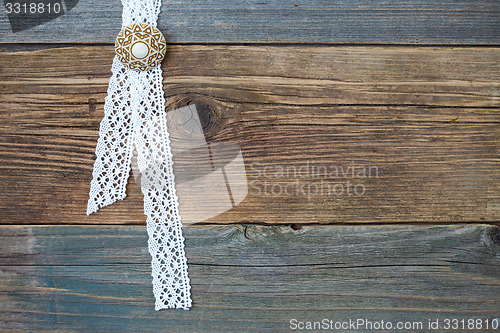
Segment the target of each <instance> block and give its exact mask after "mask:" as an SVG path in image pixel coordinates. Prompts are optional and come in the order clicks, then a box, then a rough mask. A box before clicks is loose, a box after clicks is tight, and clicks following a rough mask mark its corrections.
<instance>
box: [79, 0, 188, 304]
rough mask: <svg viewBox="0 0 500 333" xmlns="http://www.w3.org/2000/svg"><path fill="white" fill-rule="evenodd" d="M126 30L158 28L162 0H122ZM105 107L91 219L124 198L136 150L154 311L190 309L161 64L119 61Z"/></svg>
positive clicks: (96, 162)
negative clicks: (138, 67)
mask: <svg viewBox="0 0 500 333" xmlns="http://www.w3.org/2000/svg"><path fill="white" fill-rule="evenodd" d="M122 4H123V22H122V27H125V26H127V25H130V24H134V23H147V24H150V25H153V26H155V27H156V21H157V18H158V14H159V12H160V7H161V1H160V0H122ZM111 71H112V76H111V78H110V81H109V87H108V95H107V97H106V99H105V104H104V118H103V119H102V121H101V125H100V130H99V140H98V141H97V147H96V157H97V159H96V161H95V163H94V171H93V179H92V181H91V187H90V199H89V201H88V206H87V215H89V214H91V213H93V212H96V211H97V210H98V209H99V208H102V207H105V206H107V205H110V204H112V203H113V202H115V201H116V200H119V199H123V198H125V196H126V194H125V190H126V184H127V181H128V178H129V173H130V167H131V160H132V154H133V150H134V147H135V149H136V151H137V160H138V168H139V171H140V172H141V175H142V177H141V190H142V193H143V194H144V214H145V215H146V216H147V231H148V235H149V240H148V248H149V253H150V254H151V257H152V261H151V268H152V276H153V293H154V295H155V298H156V302H155V309H156V310H160V309H165V308H183V309H188V308H189V307H191V294H190V289H191V287H190V284H189V277H188V273H187V259H186V255H185V252H184V237H183V236H182V224H181V217H180V215H179V204H178V198H177V195H176V192H175V179H174V173H173V162H172V154H171V148H170V139H169V134H168V131H167V122H166V117H165V99H164V94H163V83H162V81H163V79H162V72H161V68H160V65H158V66H157V67H155V68H153V69H150V70H147V71H144V72H137V71H134V70H131V69H128V68H126V67H125V66H124V65H123V64H122V63H121V62H120V61H119V60H118V58H117V57H115V58H114V60H113V66H112V69H111Z"/></svg>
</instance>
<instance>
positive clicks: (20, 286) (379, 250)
mask: <svg viewBox="0 0 500 333" xmlns="http://www.w3.org/2000/svg"><path fill="white" fill-rule="evenodd" d="M184 234H185V236H186V251H187V256H188V261H189V264H190V266H189V273H190V278H191V282H192V293H193V294H192V296H193V308H192V309H191V310H190V311H182V310H177V311H176V310H163V311H160V312H155V311H154V307H153V295H152V291H151V281H150V275H149V274H150V271H149V269H150V267H149V258H150V257H149V254H148V252H147V249H146V242H147V240H146V230H145V228H144V227H80V226H64V227H63V226H56V227H48V226H40V227H8V226H2V227H0V330H1V331H12V330H15V329H17V330H22V331H36V332H45V331H47V332H49V331H50V332H63V331H64V332H65V331H89V332H98V331H99V332H101V331H108V332H111V331H113V332H114V331H120V332H137V331H141V332H157V331H162V332H235V331H241V332H281V331H282V332H286V331H290V329H289V321H290V320H291V319H293V318H296V319H298V320H302V321H319V320H322V319H324V318H329V319H332V320H335V321H346V320H349V319H353V320H356V319H358V318H361V319H367V320H372V321H380V320H384V321H386V322H387V321H391V322H394V323H395V322H397V321H422V322H423V324H424V325H427V323H428V320H429V319H431V320H436V319H439V320H441V321H442V320H444V319H445V318H458V319H469V318H483V319H489V320H492V319H494V318H497V317H499V310H500V299H499V298H498V295H500V247H499V246H500V243H499V241H500V238H499V236H500V234H499V229H498V228H497V227H493V226H486V225H451V226H434V227H424V226H404V227H401V226H370V227H317V226H316V227H309V226H304V227H303V228H301V229H299V230H293V229H292V228H289V227H288V226H280V227H264V226H258V225H235V226H210V227H207V226H204V227H188V228H184ZM424 328H425V326H424ZM356 331H357V332H363V331H365V330H363V329H359V330H356ZM424 331H425V329H424Z"/></svg>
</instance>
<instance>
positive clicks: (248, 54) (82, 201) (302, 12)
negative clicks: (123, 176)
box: [0, 0, 500, 332]
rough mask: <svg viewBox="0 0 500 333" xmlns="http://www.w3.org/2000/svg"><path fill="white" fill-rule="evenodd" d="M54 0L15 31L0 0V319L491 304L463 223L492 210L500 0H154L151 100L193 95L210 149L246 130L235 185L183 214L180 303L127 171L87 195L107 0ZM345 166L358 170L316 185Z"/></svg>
mask: <svg viewBox="0 0 500 333" xmlns="http://www.w3.org/2000/svg"><path fill="white" fill-rule="evenodd" d="M64 2H65V5H66V6H65V7H66V8H70V7H72V5H71V3H73V4H75V3H76V6H74V8H70V9H71V10H69V12H67V13H65V14H64V15H61V16H60V17H58V18H56V19H54V20H52V21H49V22H46V23H45V24H43V25H40V26H36V27H33V28H30V29H28V30H24V31H20V32H16V33H13V32H12V31H11V26H10V23H9V20H8V18H7V15H6V11H5V8H4V7H3V6H2V7H1V9H2V10H0V332H12V331H23V332H83V331H88V332H104V331H106V332H158V331H161V332H288V331H291V330H290V320H291V319H294V318H295V319H297V320H300V321H320V320H323V319H325V318H327V319H331V320H334V321H348V320H349V319H352V320H356V319H366V320H371V321H380V320H384V321H386V322H387V321H391V322H394V323H396V322H398V321H406V322H411V321H415V322H422V324H423V330H418V331H420V332H423V331H430V330H428V326H427V325H428V322H429V320H431V321H435V320H440V321H441V324H443V320H444V319H447V318H448V319H453V318H456V319H459V320H461V319H469V318H474V319H477V318H481V319H488V320H489V321H490V324H491V321H492V320H494V319H495V318H496V319H497V320H500V299H499V297H498V295H500V279H499V278H500V245H499V244H500V232H499V228H498V227H497V226H493V225H486V224H477V223H489V224H498V223H499V221H500V158H499V156H500V155H499V147H500V145H499V144H500V126H499V123H500V113H499V110H500V86H499V82H500V74H499V73H500V47H499V46H500V43H499V41H500V33H499V31H500V29H499V23H498V22H500V10H499V6H498V1H497V0H471V1H465V0H459V1H453V2H450V1H444V0H438V1H429V0H418V1H396V0H384V1H365V2H359V1H353V0H346V1H342V2H332V1H330V2H328V1H326V2H325V1H320V0H309V1H307V2H293V1H257V2H248V1H246V2H241V3H239V2H236V1H215V0H190V1H183V0H182V1H180V0H171V1H164V4H163V8H162V12H161V15H160V17H159V20H158V25H159V28H160V29H161V30H162V31H163V32H164V33H165V35H166V38H167V41H168V42H169V44H168V53H167V58H166V59H165V61H164V63H163V69H164V88H165V92H166V99H167V108H168V110H170V111H172V110H174V109H176V108H179V107H182V106H184V105H187V104H195V105H196V106H197V107H198V108H199V109H200V110H201V111H200V116H201V117H202V118H203V122H204V124H205V125H206V127H205V136H206V139H207V141H208V143H209V145H210V147H211V156H210V157H211V158H212V160H214V159H215V160H216V162H218V163H219V164H222V165H226V163H229V162H230V161H231V160H233V159H234V158H235V155H236V154H235V149H234V148H235V147H236V150H238V149H239V150H241V156H242V158H243V161H244V164H245V166H246V174H244V175H243V174H242V173H241V172H239V171H235V170H233V169H229V168H228V167H226V166H225V170H226V169H227V170H226V177H227V179H230V181H231V185H233V184H234V182H237V181H238V180H240V182H241V180H243V185H245V184H244V182H245V181H246V180H248V186H249V188H248V191H249V193H248V195H247V196H246V198H245V199H244V200H243V201H242V202H241V203H239V204H238V205H237V206H236V207H234V208H233V209H231V210H229V211H227V212H225V213H223V214H221V215H218V216H215V217H213V218H211V219H208V220H206V221H204V223H205V225H197V226H189V227H185V228H184V234H185V236H186V251H187V256H188V261H189V273H190V278H191V283H192V292H193V305H194V307H193V308H192V309H191V310H190V311H182V310H177V311H176V310H169V311H160V312H156V311H154V307H153V302H154V299H153V293H152V289H151V276H150V256H149V253H148V251H147V238H146V230H145V228H144V226H143V224H144V223H145V217H144V215H143V209H142V205H143V201H142V194H141V193H140V190H139V188H138V186H137V185H136V184H135V183H134V180H133V177H131V179H130V180H129V184H128V191H127V195H128V196H127V198H126V199H125V200H123V201H120V202H117V203H115V204H113V205H112V206H110V207H107V208H105V209H103V210H101V211H99V212H98V213H97V214H94V215H92V216H90V217H87V216H85V208H86V201H87V198H88V190H89V182H90V179H91V172H92V165H93V160H94V149H95V143H96V140H97V135H98V126H99V122H100V120H101V118H102V116H103V104H104V97H105V96H106V89H107V86H108V82H109V76H110V74H111V73H110V66H111V62H112V59H113V46H112V43H113V41H114V39H115V36H116V34H117V33H118V31H119V29H120V26H121V5H120V3H119V1H118V0H111V1H96V0H88V1H79V2H78V1H76V0H71V1H69V0H66V1H64ZM30 20H32V19H28V21H26V22H24V23H28V24H29V22H30ZM372 44H375V45H372ZM215 148H217V149H215ZM174 158H175V156H174ZM202 162H205V161H200V164H203V163H202ZM176 165H178V168H179V167H180V169H177V170H176V175H177V176H178V175H181V177H180V178H179V179H182V175H183V172H185V171H186V170H185V165H183V164H182V163H178V164H176ZM356 166H357V167H367V168H369V167H372V168H373V167H375V168H376V170H377V174H376V176H375V175H374V176H370V177H365V178H362V177H356V176H354V175H351V174H350V173H349V172H348V170H349V169H348V168H351V170H354V169H352V168H353V167H356ZM310 167H313V168H316V171H318V170H324V169H320V168H327V170H328V174H327V175H325V174H324V173H314V171H311V169H310ZM280 168H284V169H287V168H288V170H292V172H291V173H286V174H282V175H280V174H279V171H280ZM339 168H341V169H340V170H339ZM187 170H189V169H187ZM293 170H295V171H296V172H297V170H305V176H304V171H302V172H300V171H299V173H298V174H297V173H293ZM335 170H336V171H337V172H340V174H339V173H337V174H336V175H335V172H333V171H335ZM357 170H359V169H357ZM320 172H322V171H320ZM343 172H345V174H343ZM180 181H181V180H180ZM347 182H349V183H350V184H352V185H355V184H362V186H363V188H364V189H365V192H364V193H363V194H361V195H348V194H346V193H342V194H340V195H338V194H337V193H324V192H323V193H318V192H317V187H318V186H319V185H320V184H322V185H323V184H326V186H330V187H333V186H335V185H338V184H341V185H343V184H346V183H347ZM240 185H241V184H240ZM330 187H328V189H330ZM284 188H286V189H291V194H289V193H288V192H287V193H284V192H283V189H284ZM272 189H278V190H280V189H281V191H279V192H278V193H277V192H273V191H272ZM301 189H302V190H301ZM219 190H220V189H214V190H213V192H212V193H210V192H209V193H206V192H205V193H204V192H197V191H196V189H194V188H193V189H191V192H190V193H187V194H186V193H185V194H184V197H181V209H182V207H183V206H182V200H183V198H186V197H189V198H191V199H194V202H197V203H198V209H201V210H202V211H203V210H204V207H211V206H215V207H216V206H217V205H216V204H213V202H211V203H210V204H207V203H206V201H205V200H207V199H210V198H220V192H217V191H219ZM257 190H259V191H260V192H258V191H257ZM315 190H316V192H315ZM265 191H267V192H266V193H264V192H265ZM220 205H221V207H222V206H223V205H222V203H221V204H220ZM184 207H185V206H184ZM195 208H196V207H195ZM216 208H217V207H216ZM219 208H220V207H219ZM193 209H194V208H193ZM461 222H464V223H463V224H460V223H461ZM383 223H390V225H381V224H383ZM221 224H232V225H221ZM264 224H269V225H264ZM318 224H331V225H328V226H319V225H318ZM333 224H349V225H337V226H334V225H333ZM410 224H411V225H410ZM437 224H444V225H439V226H438V225H437ZM126 225H129V226H126ZM292 331H293V330H292ZM345 331H348V330H345ZM352 331H356V332H373V330H364V329H362V328H360V329H357V330H352ZM390 331H393V332H394V331H397V330H390ZM408 331H417V330H408ZM433 332H450V331H449V330H442V329H441V330H434V331H433Z"/></svg>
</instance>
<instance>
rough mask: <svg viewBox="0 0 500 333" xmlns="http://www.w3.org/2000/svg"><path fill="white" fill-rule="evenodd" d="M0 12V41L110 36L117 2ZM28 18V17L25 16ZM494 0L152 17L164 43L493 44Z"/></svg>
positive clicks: (181, 0)
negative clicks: (26, 21)
mask: <svg viewBox="0 0 500 333" xmlns="http://www.w3.org/2000/svg"><path fill="white" fill-rule="evenodd" d="M3 9H4V8H2V11H0V32H1V33H0V42H2V43H32V42H35V43H39V42H56V43H59V42H108V43H109V42H114V39H115V37H116V35H117V33H118V31H119V30H120V28H121V11H122V6H121V4H120V2H119V1H118V0H112V1H99V0H88V1H79V2H78V4H77V5H76V7H74V8H73V9H72V10H70V11H69V12H68V13H66V14H65V15H63V16H60V17H58V18H57V19H55V20H53V21H50V22H47V23H45V24H43V25H40V26H37V27H34V28H31V29H28V30H24V31H21V32H16V33H12V32H11V27H10V24H9V20H8V19H7V15H6V12H5V10H3ZM28 16H29V15H28ZM499 21H500V11H499V6H498V1H496V0H460V1H453V2H450V1H445V0H437V1H431V0H418V1H401V0H381V1H364V2H360V1H355V0H345V1H341V2H339V1H321V0H308V1H302V2H297V1H291V0H286V1H283V0H280V1H278V0H271V1H245V2H238V1H227V0H225V1H218V0H190V1H185V0H172V1H168V2H167V1H165V2H164V4H163V7H162V11H161V14H160V17H159V20H158V25H159V27H160V29H161V30H162V31H163V32H164V33H165V34H166V37H167V40H168V41H170V42H180V43H186V42H188V43H190V42H196V43H199V42H203V43H205V42H222V43H227V42H231V43H253V42H264V43H284V42H285V43H287V42H294V43H295V42H299V43H302V42H307V43H311V42H316V43H396V44H401V43H420V44H429V43H430V44H475V45H478V44H498V43H499V41H500V39H499V38H500V37H499V36H500V34H499V25H498V22H499Z"/></svg>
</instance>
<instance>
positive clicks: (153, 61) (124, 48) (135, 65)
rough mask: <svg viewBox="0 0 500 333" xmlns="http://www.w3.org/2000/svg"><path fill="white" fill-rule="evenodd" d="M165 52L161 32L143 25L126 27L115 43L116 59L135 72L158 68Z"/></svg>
mask: <svg viewBox="0 0 500 333" xmlns="http://www.w3.org/2000/svg"><path fill="white" fill-rule="evenodd" d="M166 50H167V43H166V42H165V37H163V34H162V33H161V31H160V30H158V29H156V28H155V27H153V26H152V25H149V24H144V23H136V24H132V25H129V26H126V27H125V28H123V29H122V30H121V31H120V33H119V34H118V36H117V37H116V41H115V52H116V55H117V56H118V59H120V61H121V62H122V63H123V64H124V65H125V66H126V67H128V68H130V69H133V70H135V71H145V70H148V69H151V68H155V67H156V66H158V65H159V64H160V63H161V61H162V60H163V58H164V57H165V53H166Z"/></svg>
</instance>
